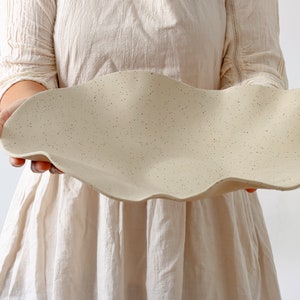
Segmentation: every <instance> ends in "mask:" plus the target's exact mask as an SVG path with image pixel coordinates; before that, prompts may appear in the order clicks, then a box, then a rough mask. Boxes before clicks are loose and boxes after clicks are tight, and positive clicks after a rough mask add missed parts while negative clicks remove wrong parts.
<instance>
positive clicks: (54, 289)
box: [0, 0, 286, 300]
mask: <svg viewBox="0 0 300 300" xmlns="http://www.w3.org/2000/svg"><path fill="white" fill-rule="evenodd" d="M0 22H1V23H0V39H1V44H0V48H1V51H2V53H1V55H2V57H1V62H0V95H2V94H3V93H4V92H5V90H6V89H7V88H8V87H10V86H11V85H12V84H14V83H16V82H18V81H20V80H34V81H37V82H40V83H42V84H43V85H45V86H46V87H47V88H58V87H70V86H74V85H77V84H80V83H84V82H87V81H89V80H91V79H93V78H95V77H97V76H100V75H103V74H107V73H110V72H115V71H118V70H133V69H135V70H146V71H153V72H157V73H162V74H164V75H167V76H170V77H172V78H175V79H177V80H181V81H183V82H185V83H188V84H190V85H193V86H196V87H199V88H205V89H221V88H226V87H229V86H232V85H236V84H261V85H269V86H275V87H278V88H285V87H286V77H285V68H284V61H283V58H282V54H281V50H280V47H279V42H278V32H279V28H278V8H277V1H276V0H203V1H195V0H185V1H180V0H153V1H151V0H124V1H116V0H109V1H108V0H102V1H98V0H86V1H77V0H38V1H37V0H26V1H25V0H0ZM199 117H200V116H199ZM33 122H34V120H33ZM49 126H51V124H49ZM233 138H234V137H233ZM0 298H1V299H23V300H24V299H30V300H32V299H72V300H73V299H78V300H79V299H80V300H81V299H116V300H121V299H130V300H133V299H151V300H152V299H153V300H156V299H172V300H176V299H186V300H193V299H209V300H210V299H214V300H216V299H222V300H224V299H230V300H237V299H242V300H247V299H249V300H253V299H263V300H268V299H270V300H276V299H280V293H279V289H278V283H277V279H276V271H275V268H274V264H273V258H272V253H271V249H270V244H269V240H268V235H267V232H266V228H265V224H264V220H263V216H262V211H261V208H260V205H259V202H258V199H257V196H256V194H255V193H253V194H249V193H247V192H246V191H244V190H241V191H237V192H233V193H228V194H224V195H222V196H218V197H215V198H210V199H204V200H198V201H194V202H188V203H186V202H180V203H179V202H173V201H167V200H162V199H151V200H148V201H147V202H141V203H128V202H119V201H116V200H114V199H109V198H108V197H106V196H104V195H102V194H98V193H96V192H95V191H94V190H93V189H91V188H90V187H89V186H88V185H86V184H84V183H82V182H80V181H78V180H76V179H74V178H72V177H70V176H68V175H67V174H62V175H52V174H50V173H49V172H47V173H44V174H35V173H32V172H31V171H30V170H29V168H25V169H24V172H23V175H22V177H21V179H20V182H19V185H18V187H17V190H16V192H15V195H14V198H13V200H12V203H11V207H10V210H9V212H8V215H7V219H6V222H5V225H4V228H3V231H2V235H1V238H0Z"/></svg>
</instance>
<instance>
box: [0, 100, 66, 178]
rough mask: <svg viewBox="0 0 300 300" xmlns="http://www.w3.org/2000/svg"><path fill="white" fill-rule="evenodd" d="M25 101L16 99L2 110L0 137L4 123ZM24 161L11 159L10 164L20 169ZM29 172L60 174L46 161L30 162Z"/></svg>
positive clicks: (22, 159)
mask: <svg viewBox="0 0 300 300" xmlns="http://www.w3.org/2000/svg"><path fill="white" fill-rule="evenodd" d="M25 101H26V99H18V100H16V101H14V102H13V103H12V104H10V105H8V106H7V107H5V108H3V110H2V111H1V113H0V136H1V134H2V129H3V126H4V124H5V122H6V121H7V120H8V119H9V117H10V116H11V115H12V114H13V113H14V112H15V111H16V110H17V108H18V107H19V106H21V105H22V104H23V103H24V102H25ZM25 162H26V160H25V159H24V158H17V157H11V158H10V163H11V165H12V166H14V167H22V166H23V165H24V164H25ZM31 170H32V172H35V173H43V172H46V171H50V172H51V173H52V174H60V173H62V172H61V171H60V170H58V169H57V168H56V167H55V166H54V165H52V164H51V163H50V162H46V161H32V162H31Z"/></svg>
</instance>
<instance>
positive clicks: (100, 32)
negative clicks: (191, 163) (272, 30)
mask: <svg viewBox="0 0 300 300" xmlns="http://www.w3.org/2000/svg"><path fill="white" fill-rule="evenodd" d="M225 29H226V11H225V0H211V1H196V0H185V1H180V0H155V1H149V0H125V1H112V0H109V1H108V0H103V1H98V0H87V1H84V4H83V2H82V1H63V0H58V1H57V18H56V24H55V34H54V42H55V54H56V59H57V69H58V77H59V84H60V87H65V86H73V85H77V84H80V83H83V82H86V81H89V80H91V79H93V78H95V77H97V76H100V75H104V74H107V73H111V72H116V71H120V70H132V69H139V70H146V71H152V72H158V73H162V74H164V75H167V76H170V77H172V78H175V79H177V80H181V81H183V82H185V83H188V84H190V85H193V86H197V87H201V88H206V89H218V88H219V73H220V67H221V63H222V57H223V55H222V52H223V45H224V38H225Z"/></svg>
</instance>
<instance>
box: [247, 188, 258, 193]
mask: <svg viewBox="0 0 300 300" xmlns="http://www.w3.org/2000/svg"><path fill="white" fill-rule="evenodd" d="M246 191H247V192H248V193H254V192H256V189H246Z"/></svg>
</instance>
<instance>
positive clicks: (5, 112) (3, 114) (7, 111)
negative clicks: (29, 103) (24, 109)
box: [0, 98, 26, 135]
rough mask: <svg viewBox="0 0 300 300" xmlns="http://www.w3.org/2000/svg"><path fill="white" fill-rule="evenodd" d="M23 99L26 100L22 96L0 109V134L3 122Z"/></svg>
mask: <svg viewBox="0 0 300 300" xmlns="http://www.w3.org/2000/svg"><path fill="white" fill-rule="evenodd" d="M25 101H26V99H23V98H22V99H18V100H16V101H14V102H13V103H12V104H11V105H9V106H8V107H6V108H4V109H3V110H2V111H1V113H0V135H1V134H2V129H3V126H4V124H5V122H6V121H7V120H8V119H9V117H10V116H11V115H12V114H13V113H14V112H15V111H16V110H17V108H18V107H19V106H21V105H22V104H23V103H24V102H25Z"/></svg>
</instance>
